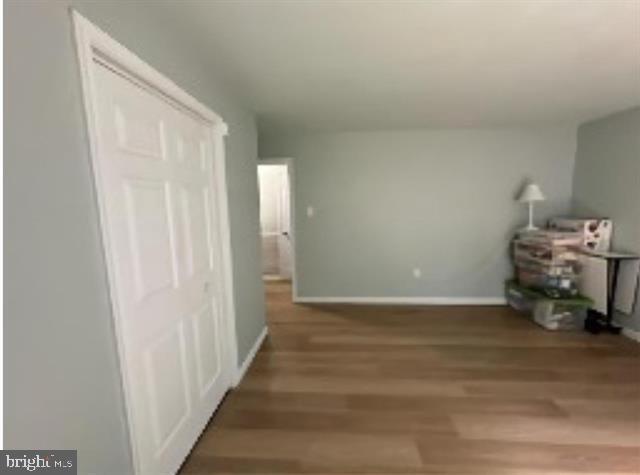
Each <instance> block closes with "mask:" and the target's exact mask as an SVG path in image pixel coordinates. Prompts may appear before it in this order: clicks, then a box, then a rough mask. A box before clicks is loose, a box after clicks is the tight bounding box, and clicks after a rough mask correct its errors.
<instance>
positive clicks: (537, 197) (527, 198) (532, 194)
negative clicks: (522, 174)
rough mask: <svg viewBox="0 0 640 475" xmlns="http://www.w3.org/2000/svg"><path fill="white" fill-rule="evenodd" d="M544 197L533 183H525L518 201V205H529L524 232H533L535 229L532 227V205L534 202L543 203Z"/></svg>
mask: <svg viewBox="0 0 640 475" xmlns="http://www.w3.org/2000/svg"><path fill="white" fill-rule="evenodd" d="M544 200H545V197H544V195H543V194H542V191H541V190H540V187H539V186H538V185H537V184H535V183H532V182H531V183H527V185H526V186H525V187H524V188H523V189H522V191H521V192H520V196H518V201H519V202H520V203H527V204H528V205H529V224H528V226H527V227H526V228H524V231H535V230H536V229H538V228H536V227H535V226H534V225H533V203H535V202H536V201H544Z"/></svg>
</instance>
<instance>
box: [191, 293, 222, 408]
mask: <svg viewBox="0 0 640 475" xmlns="http://www.w3.org/2000/svg"><path fill="white" fill-rule="evenodd" d="M214 312H215V311H214V310H213V307H211V306H208V305H207V306H205V307H203V308H202V309H201V310H199V311H198V312H196V313H195V315H194V317H193V334H194V336H195V351H196V369H197V376H198V390H199V394H200V396H202V395H205V394H206V393H207V391H208V390H209V388H210V387H211V385H212V384H215V381H216V379H217V378H218V377H219V373H220V370H221V360H220V352H219V348H217V347H215V346H213V345H211V344H209V342H210V341H216V340H217V339H218V337H219V336H218V319H217V318H216V315H215V313H214Z"/></svg>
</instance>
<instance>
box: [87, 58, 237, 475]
mask: <svg viewBox="0 0 640 475" xmlns="http://www.w3.org/2000/svg"><path fill="white" fill-rule="evenodd" d="M94 61H95V64H94V74H93V88H94V91H93V96H94V102H95V104H94V111H93V113H94V114H95V128H96V134H97V159H98V160H97V166H98V167H99V173H97V174H96V176H97V178H98V179H99V180H100V181H101V183H100V186H98V189H99V192H100V193H101V197H100V198H101V201H102V204H103V206H102V208H103V212H104V213H105V214H106V216H103V227H104V228H105V229H103V232H104V233H105V239H107V240H108V241H109V246H108V247H109V251H110V253H111V256H109V257H110V261H111V263H112V267H113V269H112V285H115V289H113V291H114V292H115V293H116V295H117V299H116V300H117V301H116V302H114V305H117V306H118V308H117V312H118V315H119V319H120V322H119V323H120V338H121V340H122V341H121V342H120V344H121V357H122V358H123V360H124V361H122V362H121V366H122V368H123V373H124V374H123V377H124V378H125V387H126V390H127V400H128V405H129V417H130V418H131V419H132V420H131V421H130V422H131V427H132V432H133V433H132V439H133V441H132V443H133V445H134V452H135V456H136V459H137V465H138V468H139V471H140V472H141V473H145V474H146V473H149V474H156V473H172V472H174V471H175V470H177V469H178V467H179V465H180V464H181V463H182V461H183V460H184V458H185V457H186V455H187V454H188V452H189V450H190V448H191V447H192V445H193V444H194V442H195V440H196V439H197V436H198V435H199V433H200V432H201V430H202V429H203V427H204V426H205V424H206V422H207V420H208V419H209V417H210V416H211V414H212V412H213V411H214V410H215V407H216V406H217V404H218V403H219V402H220V401H221V399H222V397H223V395H224V393H225V391H226V390H227V389H228V387H229V385H230V378H231V375H230V372H229V369H230V368H231V367H232V366H233V365H232V363H231V362H230V361H228V356H226V355H228V353H227V352H226V351H225V348H224V345H225V338H224V332H223V330H222V328H223V325H224V322H223V320H222V313H223V312H224V307H223V305H222V296H221V292H222V289H223V286H222V283H221V279H222V278H223V276H222V273H221V250H220V242H219V241H220V232H219V224H220V223H219V222H218V216H217V215H216V210H217V209H218V207H217V203H215V199H216V198H215V197H216V193H215V190H214V189H213V186H214V180H213V179H212V174H213V172H214V170H213V169H212V167H213V153H214V147H213V143H214V142H213V141H214V137H212V133H211V128H210V124H207V123H205V122H203V120H201V119H200V118H199V117H197V116H196V115H195V114H193V113H191V112H190V111H188V110H187V109H185V108H183V107H180V106H179V105H178V104H176V103H173V102H172V101H170V100H168V99H166V98H163V97H162V96H161V95H159V94H157V93H155V92H154V91H153V90H151V89H149V88H147V87H145V86H144V84H141V83H138V82H136V81H135V80H133V79H132V78H128V77H126V76H125V75H122V74H120V73H119V72H118V71H117V70H116V69H114V68H113V67H111V66H110V65H107V64H103V63H101V62H100V61H99V60H94Z"/></svg>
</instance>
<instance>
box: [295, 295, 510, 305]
mask: <svg viewBox="0 0 640 475" xmlns="http://www.w3.org/2000/svg"><path fill="white" fill-rule="evenodd" d="M293 301H294V303H345V304H359V305H506V303H507V300H506V299H505V298H504V297H303V296H296V297H294V300H293Z"/></svg>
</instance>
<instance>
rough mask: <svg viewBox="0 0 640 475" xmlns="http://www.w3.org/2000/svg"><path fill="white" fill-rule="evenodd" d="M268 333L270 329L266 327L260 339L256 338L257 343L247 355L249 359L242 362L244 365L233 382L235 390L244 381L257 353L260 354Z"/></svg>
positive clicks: (239, 368)
mask: <svg viewBox="0 0 640 475" xmlns="http://www.w3.org/2000/svg"><path fill="white" fill-rule="evenodd" d="M268 333H269V329H268V328H267V326H266V325H265V327H264V328H263V329H262V331H261V332H260V335H258V338H256V341H255V343H254V344H253V346H252V347H251V349H250V350H249V353H248V354H247V357H246V358H245V359H244V361H243V362H242V365H241V366H239V367H238V370H237V371H236V376H235V378H234V380H233V387H234V388H235V387H237V386H238V385H239V384H240V381H242V378H244V375H245V373H246V372H247V370H248V369H249V366H251V363H252V362H253V359H254V358H255V357H256V353H258V350H259V349H260V347H261V346H262V343H263V342H264V339H265V338H267V334H268Z"/></svg>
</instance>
